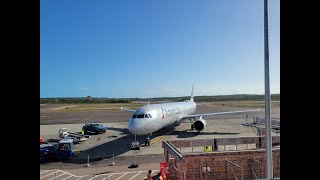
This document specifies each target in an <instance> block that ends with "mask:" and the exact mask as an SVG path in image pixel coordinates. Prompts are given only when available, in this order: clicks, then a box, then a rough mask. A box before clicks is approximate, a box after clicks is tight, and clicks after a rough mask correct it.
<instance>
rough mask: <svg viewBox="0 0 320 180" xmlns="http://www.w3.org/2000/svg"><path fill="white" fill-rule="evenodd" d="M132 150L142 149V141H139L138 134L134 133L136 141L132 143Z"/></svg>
mask: <svg viewBox="0 0 320 180" xmlns="http://www.w3.org/2000/svg"><path fill="white" fill-rule="evenodd" d="M131 150H140V143H139V141H137V135H134V141H133V142H132V143H131Z"/></svg>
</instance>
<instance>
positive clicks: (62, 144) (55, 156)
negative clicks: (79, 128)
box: [40, 139, 78, 162]
mask: <svg viewBox="0 0 320 180" xmlns="http://www.w3.org/2000/svg"><path fill="white" fill-rule="evenodd" d="M77 153H78V151H77V150H74V148H73V139H62V140H60V141H59V143H58V144H41V145H40V162H48V161H54V160H62V159H71V158H72V157H73V156H74V155H75V154H77Z"/></svg>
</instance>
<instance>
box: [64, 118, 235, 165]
mask: <svg viewBox="0 0 320 180" xmlns="http://www.w3.org/2000/svg"><path fill="white" fill-rule="evenodd" d="M177 126H179V124H173V125H170V126H167V127H165V128H163V129H160V130H158V131H157V132H155V133H152V136H151V138H152V139H153V138H156V137H158V136H162V135H164V134H167V133H168V132H170V131H172V132H171V133H170V134H171V135H177V138H190V137H196V136H199V135H200V136H201V135H220V134H239V133H222V132H200V133H198V132H197V131H194V130H193V131H191V130H184V131H176V130H175V129H176V127H177ZM108 129H110V130H114V131H119V132H122V134H126V135H125V136H123V137H120V138H116V139H114V140H111V141H109V142H106V143H104V144H101V145H98V146H95V147H93V148H90V149H87V150H84V151H80V152H79V154H77V155H76V156H74V157H73V158H72V159H68V160H63V161H62V162H63V163H73V164H87V160H88V155H89V162H90V164H91V163H94V162H98V161H102V160H107V159H110V158H111V160H112V157H113V154H114V156H115V157H116V156H118V155H121V154H124V153H126V152H128V151H131V149H130V148H131V143H132V142H133V141H134V139H135V137H134V135H133V134H130V132H129V131H128V130H127V129H126V128H114V127H108ZM136 139H137V141H139V142H140V144H141V146H142V147H143V146H144V142H145V140H146V135H143V136H136ZM132 151H134V150H132Z"/></svg>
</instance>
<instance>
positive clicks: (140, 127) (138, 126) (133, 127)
mask: <svg viewBox="0 0 320 180" xmlns="http://www.w3.org/2000/svg"><path fill="white" fill-rule="evenodd" d="M145 128H146V127H145V124H144V123H143V119H138V120H136V119H133V118H131V119H130V121H129V124H128V130H129V131H130V132H131V133H132V134H135V135H144V134H146V132H145V131H146V129H145Z"/></svg>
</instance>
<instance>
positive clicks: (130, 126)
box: [128, 119, 138, 134]
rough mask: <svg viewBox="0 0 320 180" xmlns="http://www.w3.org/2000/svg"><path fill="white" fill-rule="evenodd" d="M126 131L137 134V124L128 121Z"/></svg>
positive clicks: (131, 120)
mask: <svg viewBox="0 0 320 180" xmlns="http://www.w3.org/2000/svg"><path fill="white" fill-rule="evenodd" d="M128 130H129V131H130V132H131V133H132V134H137V132H138V127H137V123H136V122H135V119H130V121H129V124H128Z"/></svg>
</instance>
